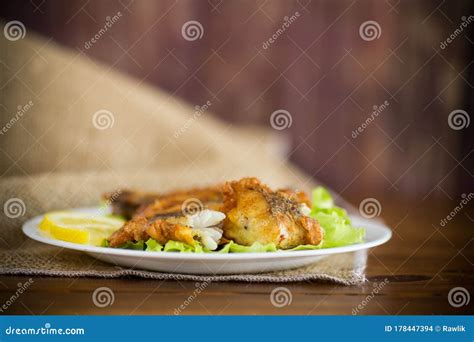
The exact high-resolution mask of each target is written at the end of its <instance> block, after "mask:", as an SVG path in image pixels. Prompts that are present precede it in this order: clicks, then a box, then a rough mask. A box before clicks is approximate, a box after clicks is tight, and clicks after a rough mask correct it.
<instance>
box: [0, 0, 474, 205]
mask: <svg viewBox="0 0 474 342" xmlns="http://www.w3.org/2000/svg"><path fill="white" fill-rule="evenodd" d="M1 6H2V8H1V13H0V16H1V17H2V18H3V19H4V20H5V21H8V20H20V21H21V22H23V23H24V24H25V26H26V27H27V29H28V30H31V31H37V32H39V33H41V34H43V35H45V36H46V37H52V38H53V39H54V40H55V41H57V42H59V43H61V44H63V45H65V46H68V47H70V48H72V49H75V50H76V51H80V52H81V54H83V55H86V56H88V57H90V58H93V59H96V60H100V61H102V62H105V63H106V64H108V65H110V66H111V67H112V68H117V69H119V70H121V71H124V72H126V73H128V74H130V75H133V76H135V77H137V78H138V79H139V80H141V81H142V82H145V83H152V84H154V85H157V86H160V87H162V88H164V89H166V90H167V91H168V92H170V93H171V94H173V95H175V96H178V97H181V98H183V99H185V100H187V101H189V102H190V103H191V104H193V105H202V104H204V103H206V102H207V101H211V102H212V111H213V112H214V113H215V114H216V115H218V116H219V117H221V118H222V119H224V120H227V121H228V122H230V123H232V125H237V124H245V125H260V126H265V127H268V128H271V124H270V116H271V114H272V113H273V112H274V111H276V110H279V109H283V110H286V111H288V112H289V113H290V114H291V119H292V124H291V126H290V127H288V128H286V129H284V130H281V131H279V130H275V133H278V134H284V135H287V136H288V138H289V141H290V143H291V144H290V146H289V147H288V157H289V158H290V159H291V160H292V161H294V162H295V163H296V164H297V165H299V166H300V167H302V168H303V169H304V170H305V171H306V172H307V173H308V174H309V175H312V176H313V177H314V178H317V179H320V180H322V181H324V182H326V183H328V184H329V185H331V186H332V187H333V188H334V189H335V190H336V191H339V192H341V193H342V194H343V195H348V196H350V195H351V194H357V193H360V192H363V193H364V194H366V195H370V194H374V195H376V194H380V193H385V194H386V193H392V194H394V195H402V196H407V197H411V198H415V199H423V200H424V199H426V198H439V197H449V198H458V196H459V195H460V194H461V193H464V192H469V191H470V189H471V188H472V184H473V183H472V177H473V174H474V168H473V164H474V163H473V159H474V155H473V154H472V149H473V139H472V137H473V134H472V133H473V130H472V126H473V124H471V125H469V126H467V127H465V128H463V129H460V130H454V129H452V128H450V126H449V125H448V115H449V114H450V113H451V112H452V111H453V110H456V109H462V110H464V111H465V112H467V113H468V115H469V116H468V118H467V119H468V120H470V119H471V117H472V112H473V85H474V78H473V76H472V75H473V61H472V60H473V51H474V47H473V44H474V37H473V35H472V31H473V27H474V22H473V23H469V24H468V25H467V27H466V28H463V32H462V33H460V34H458V35H456V37H455V39H454V40H453V41H452V43H449V44H448V45H447V46H446V47H445V48H444V49H443V48H441V46H440V44H441V42H444V41H445V40H446V39H447V38H449V37H450V35H452V34H453V33H454V31H455V30H456V29H458V28H459V27H460V25H461V24H462V22H463V21H466V20H467V18H469V16H470V15H471V14H474V13H473V12H474V11H473V7H474V6H473V3H472V1H449V2H445V1H389V0H387V1H375V0H373V1H369V0H367V1H342V0H338V1H315V0H313V1H309V0H297V1H283V0H281V1H247V0H245V1H237V0H230V1H192V0H180V1H146V0H135V1H133V0H132V1H130V0H122V1H95V2H94V1H84V0H73V1H33V0H32V1H28V0H22V1H14V2H13V1H11V2H9V3H5V4H2V5H1ZM118 12H120V14H121V15H120V19H119V20H117V22H115V23H114V24H113V25H112V26H111V27H110V29H108V30H107V32H106V33H105V34H104V35H103V36H101V38H100V40H98V41H97V42H96V43H94V44H92V45H91V46H89V48H87V47H86V42H90V40H91V38H92V37H94V35H96V34H97V33H98V31H99V30H100V29H101V28H102V27H104V24H105V23H106V22H107V20H108V19H107V17H113V16H114V15H116V14H117V13H118ZM295 13H298V15H297V16H295ZM292 16H293V19H294V18H295V17H296V19H294V20H293V19H291V18H292ZM285 17H288V20H290V19H291V20H292V23H291V24H290V25H288V27H285V31H284V32H283V33H282V34H280V33H277V30H278V29H279V28H281V27H282V26H283V25H284V23H285ZM463 18H464V19H463ZM190 20H195V21H198V22H199V23H200V24H201V25H202V28H203V32H202V37H201V39H197V40H194V41H188V40H186V39H184V38H183V35H182V32H181V30H182V26H183V24H185V23H186V22H188V21H190ZM369 20H372V21H376V22H377V24H378V25H379V28H380V30H379V32H378V34H379V35H380V36H379V38H378V39H373V40H364V39H362V38H363V37H361V34H360V32H359V28H360V26H361V25H362V24H363V23H364V22H366V21H369ZM273 35H276V37H277V38H276V39H275V41H274V42H273V43H270V44H268V46H267V47H266V48H264V46H263V45H264V43H265V42H268V40H269V39H270V38H271V37H272V36H273ZM383 103H388V106H387V108H385V109H384V110H383V111H382V112H381V113H380V114H379V115H378V116H377V117H376V118H375V119H374V121H372V122H371V123H370V124H369V125H368V126H367V128H365V129H364V130H363V132H361V133H360V134H358V135H357V136H356V137H355V138H354V137H353V135H354V134H353V132H354V130H356V129H357V128H358V127H359V126H361V125H362V123H363V122H365V121H366V119H367V118H368V117H370V116H371V112H372V111H373V107H374V106H379V108H380V105H381V104H383ZM130 115H133V113H130ZM6 120H7V118H5V120H3V118H2V121H6ZM2 124H3V122H2ZM235 127H236V126H235ZM2 168H3V169H5V168H6V166H2ZM2 171H4V170H2ZM12 172H13V173H14V169H13V171H11V170H10V174H11V173H12Z"/></svg>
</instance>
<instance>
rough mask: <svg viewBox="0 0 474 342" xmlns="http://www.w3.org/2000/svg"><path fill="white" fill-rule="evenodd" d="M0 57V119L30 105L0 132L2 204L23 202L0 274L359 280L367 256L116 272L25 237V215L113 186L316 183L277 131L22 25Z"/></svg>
mask: <svg viewBox="0 0 474 342" xmlns="http://www.w3.org/2000/svg"><path fill="white" fill-rule="evenodd" d="M0 24H2V26H3V23H1V22H0ZM0 59H1V61H2V65H1V67H2V72H1V73H0V78H1V79H0V82H1V84H2V85H4V88H3V90H2V92H0V98H1V103H2V106H0V113H1V118H2V122H1V125H4V124H5V123H6V122H9V121H10V120H11V118H12V117H13V116H15V113H16V112H17V109H18V106H19V105H24V104H26V103H28V101H30V100H31V101H33V103H34V105H33V106H32V107H31V108H30V109H29V110H28V111H27V112H26V113H25V114H24V115H23V116H22V117H21V118H20V119H19V120H18V121H16V122H14V123H13V125H10V126H9V129H8V131H7V132H6V133H4V134H2V135H1V136H0V141H1V152H2V153H0V168H1V173H2V176H1V178H0V205H1V206H2V207H3V206H5V205H6V203H7V201H8V200H10V199H13V198H14V199H21V201H23V202H24V204H25V211H24V213H22V214H23V215H20V216H19V217H17V218H11V217H8V216H11V215H8V216H7V215H6V211H5V210H3V211H2V212H1V213H0V274H3V275H7V274H25V275H50V276H65V277H80V276H94V277H107V278H114V277H123V276H136V277H143V278H153V279H183V280H184V279H189V280H195V281H205V280H207V281H209V280H210V281H227V280H236V281H273V282H287V281H303V280H319V281H332V282H335V283H340V284H347V285H349V284H358V283H361V282H363V281H364V280H365V276H364V269H365V265H366V254H365V253H358V254H341V255H334V256H330V257H327V258H325V259H322V260H321V261H320V262H317V263H315V264H314V265H312V266H310V267H305V268H299V269H294V270H289V271H285V272H276V273H266V274H257V275H245V274H244V275H226V276H219V275H216V276H210V277H207V276H199V275H183V274H166V273H159V272H148V271H143V270H131V269H123V268H120V267H116V266H113V265H109V264H105V263H103V262H100V261H98V260H95V259H93V258H92V257H89V256H87V255H86V254H82V253H78V252H75V251H69V250H61V249H58V248H55V247H50V246H47V245H43V244H39V243H36V242H34V241H30V240H29V239H27V238H26V237H25V236H23V234H22V232H21V225H22V223H23V222H24V221H25V220H26V219H28V218H31V217H33V216H35V215H38V214H42V213H44V212H46V211H50V210H58V209H66V208H74V207H81V206H91V205H92V206H93V205H97V204H98V201H99V199H100V195H101V193H103V192H105V191H111V190H115V189H117V188H139V189H143V190H150V191H166V190H170V189H174V188H183V187H187V186H193V185H205V184H210V183H216V182H221V181H225V180H229V179H238V178H240V177H244V176H256V177H259V178H261V179H262V180H263V181H264V182H266V183H268V184H269V185H271V186H272V187H288V186H290V187H296V188H300V189H305V190H309V189H311V187H313V186H314V185H315V182H314V181H312V180H311V178H309V177H308V176H306V175H305V174H304V173H302V172H301V171H300V170H298V169H297V168H296V167H294V166H293V165H291V164H290V163H289V162H288V161H287V160H286V158H285V156H284V154H283V153H282V151H284V150H285V148H284V146H285V144H284V142H285V140H284V139H283V138H282V137H281V136H279V135H278V134H277V133H280V132H277V131H274V130H271V129H263V130H262V129H255V128H254V129H251V130H249V129H244V128H241V127H237V126H235V125H231V124H229V123H223V122H220V121H218V120H216V119H215V118H214V117H213V116H212V114H211V111H212V106H211V107H210V109H207V110H206V112H205V113H203V114H201V115H199V116H196V115H195V113H196V112H195V108H194V105H192V106H190V105H189V104H187V103H184V102H183V101H181V100H179V99H178V98H176V97H175V96H170V95H169V94H168V93H166V92H164V91H161V90H159V89H156V88H152V87H149V86H147V85H144V84H143V82H142V81H141V80H135V79H131V78H129V77H127V76H124V75H122V74H119V73H117V72H115V71H113V69H111V68H110V67H108V66H104V65H101V64H100V63H97V62H96V61H92V60H90V59H88V58H87V57H86V56H84V55H83V54H82V53H81V52H77V51H70V50H66V49H64V48H62V47H60V46H57V45H56V44H54V42H52V41H46V40H45V39H43V38H41V37H37V36H35V35H34V34H33V33H31V32H28V34H27V37H26V38H25V39H22V40H19V41H14V42H12V41H8V40H6V39H3V37H1V38H0ZM207 100H208V99H202V101H199V103H197V104H196V105H202V104H204V103H206V101H207ZM102 109H106V110H108V111H110V112H111V113H112V114H113V116H114V123H113V125H112V126H110V127H109V128H107V129H104V130H100V129H97V127H95V126H94V124H93V115H94V113H96V112H97V111H99V110H102ZM190 119H191V121H190ZM177 132H178V133H179V134H177ZM282 146H283V148H282ZM338 200H339V202H342V199H338ZM344 205H345V206H348V204H347V203H344ZM3 209H4V208H3Z"/></svg>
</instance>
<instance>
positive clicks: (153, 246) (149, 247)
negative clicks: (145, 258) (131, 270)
mask: <svg viewBox="0 0 474 342" xmlns="http://www.w3.org/2000/svg"><path fill="white" fill-rule="evenodd" d="M145 245H146V249H145V251H147V252H161V251H162V250H163V245H161V244H160V243H158V241H156V240H155V239H152V238H149V239H148V240H146V242H145Z"/></svg>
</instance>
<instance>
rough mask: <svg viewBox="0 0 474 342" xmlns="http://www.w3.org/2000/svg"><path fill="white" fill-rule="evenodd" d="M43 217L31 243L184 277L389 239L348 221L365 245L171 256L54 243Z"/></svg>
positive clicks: (287, 264)
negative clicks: (44, 231) (44, 230)
mask: <svg viewBox="0 0 474 342" xmlns="http://www.w3.org/2000/svg"><path fill="white" fill-rule="evenodd" d="M73 210H75V211H80V212H86V213H90V214H96V215H97V214H101V213H102V214H103V213H104V211H103V208H102V209H99V208H80V209H73ZM42 219H43V215H41V216H37V217H34V218H32V219H30V220H28V221H26V222H25V224H24V225H23V232H24V233H25V234H26V235H27V236H28V237H30V238H31V239H33V240H36V241H39V242H43V243H46V244H49V245H53V246H57V247H61V248H67V249H73V250H76V251H82V252H85V253H87V254H89V255H91V256H93V257H94V258H97V259H99V260H102V261H105V262H108V263H112V264H115V265H119V266H125V267H129V268H136V269H143V270H152V271H161V272H172V273H185V274H238V273H260V272H270V271H281V270H286V269H290V268H295V267H301V266H305V265H308V264H311V263H313V262H315V261H317V260H319V259H321V258H324V257H326V256H329V255H331V254H336V253H347V252H354V251H358V250H363V249H368V248H371V247H375V246H378V245H381V244H383V243H385V242H387V241H388V240H389V239H390V237H391V236H392V232H391V231H390V228H388V227H386V226H384V225H382V224H381V223H378V222H375V221H371V220H366V219H362V218H359V217H354V218H352V223H353V225H354V226H356V227H363V228H365V229H366V236H365V242H364V243H359V244H355V245H350V246H344V247H335V248H327V249H317V250H309V251H278V252H268V253H230V254H218V253H199V254H194V253H173V252H145V251H136V250H129V249H117V248H106V247H95V246H88V245H80V244H76V243H71V242H65V241H60V240H55V239H52V238H49V237H46V236H44V235H42V233H41V231H40V230H39V223H40V222H41V220H42Z"/></svg>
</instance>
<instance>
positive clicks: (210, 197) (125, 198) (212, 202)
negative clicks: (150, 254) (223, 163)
mask: <svg viewBox="0 0 474 342" xmlns="http://www.w3.org/2000/svg"><path fill="white" fill-rule="evenodd" d="M103 198H104V199H105V200H106V201H107V202H108V203H110V204H111V205H112V212H113V213H114V214H116V215H121V216H124V217H125V218H126V219H131V218H132V217H133V216H134V215H135V214H137V213H138V212H140V211H142V210H143V209H145V208H147V207H148V206H149V205H152V204H153V203H155V202H156V201H158V200H159V206H160V208H159V210H164V209H170V208H173V207H178V206H181V205H182V204H183V203H184V202H185V201H186V200H189V199H195V200H198V201H200V202H202V203H203V205H204V206H207V207H209V208H211V209H215V210H218V209H219V208H220V205H221V204H222V202H223V195H222V191H221V186H220V185H215V186H210V187H205V188H194V189H189V190H178V191H172V192H166V193H162V194H160V193H151V192H142V191H132V190H117V191H114V192H110V193H106V194H104V196H103ZM150 210H153V209H150ZM170 210H173V209H170ZM178 211H179V210H178Z"/></svg>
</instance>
